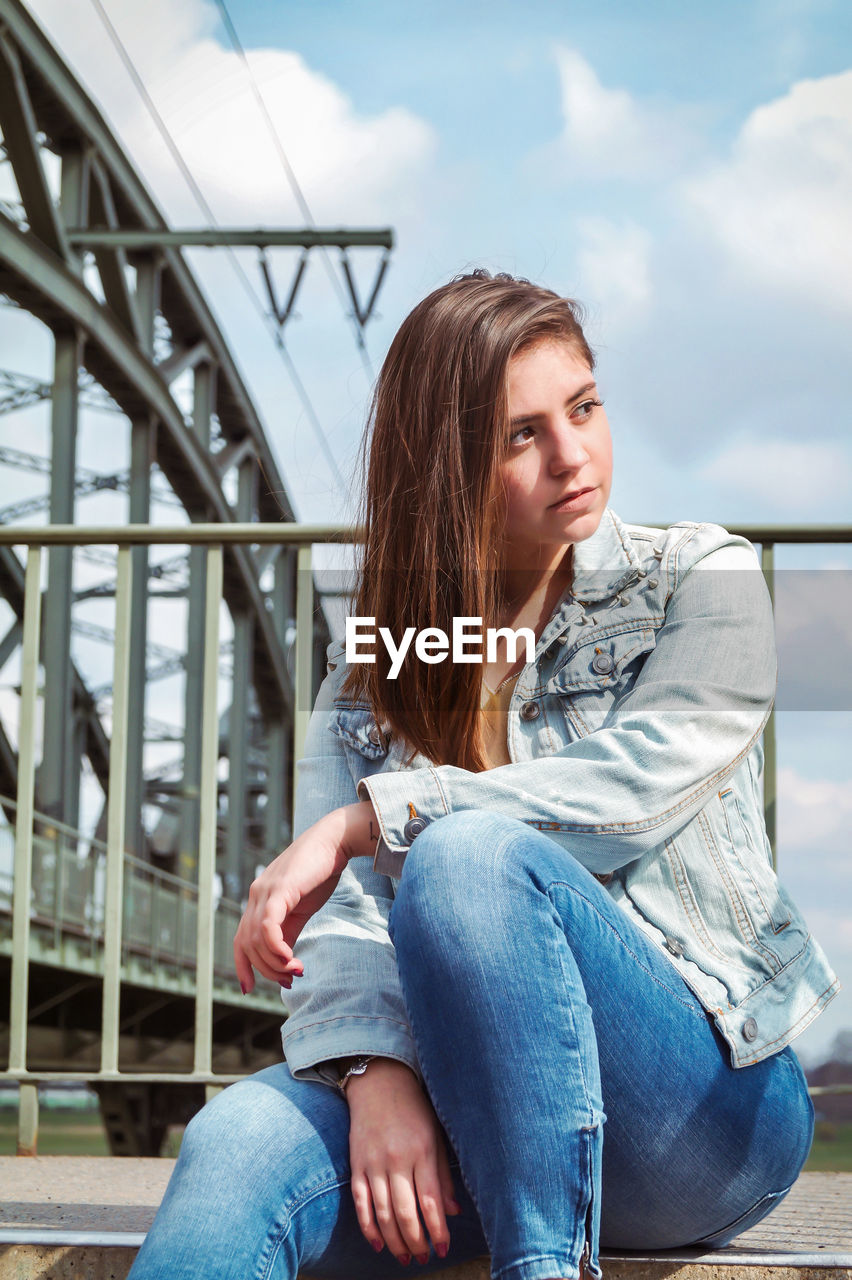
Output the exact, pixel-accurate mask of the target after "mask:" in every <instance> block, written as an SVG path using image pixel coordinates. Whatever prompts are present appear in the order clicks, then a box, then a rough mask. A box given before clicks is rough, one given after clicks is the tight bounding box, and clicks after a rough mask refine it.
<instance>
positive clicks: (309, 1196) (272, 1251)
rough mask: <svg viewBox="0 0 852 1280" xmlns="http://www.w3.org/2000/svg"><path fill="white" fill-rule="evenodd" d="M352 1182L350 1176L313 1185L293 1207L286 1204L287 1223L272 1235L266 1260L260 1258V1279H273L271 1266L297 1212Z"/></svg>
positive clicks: (282, 1224)
mask: <svg viewBox="0 0 852 1280" xmlns="http://www.w3.org/2000/svg"><path fill="white" fill-rule="evenodd" d="M351 1182H352V1179H351V1177H350V1178H336V1179H332V1180H330V1181H328V1182H323V1183H320V1184H319V1185H318V1186H316V1187H311V1188H310V1189H309V1190H308V1191H306V1192H304V1193H303V1194H302V1196H301V1197H300V1198H299V1200H298V1201H297V1202H296V1203H295V1204H294V1205H293V1206H292V1207H289V1206H286V1209H285V1211H286V1214H287V1221H286V1223H281V1225H280V1226H279V1227H278V1229H277V1231H276V1232H275V1235H274V1236H272V1237H271V1239H270V1242H269V1245H270V1247H269V1251H268V1254H267V1258H266V1260H265V1261H264V1260H263V1258H261V1259H260V1261H261V1268H260V1269H259V1271H258V1278H259V1280H271V1276H272V1270H271V1268H272V1266H273V1265H274V1263H275V1260H276V1258H277V1257H278V1252H279V1250H280V1248H281V1245H282V1244H283V1242H284V1241H285V1240H286V1239H287V1237H288V1235H289V1234H290V1231H291V1229H292V1226H293V1219H294V1218H295V1216H296V1214H297V1213H300V1212H301V1211H302V1209H304V1207H305V1205H307V1204H310V1202H311V1201H312V1200H315V1199H316V1198H317V1196H319V1195H322V1194H324V1192H326V1191H334V1190H336V1189H337V1188H338V1187H345V1186H348V1185H350V1184H351Z"/></svg>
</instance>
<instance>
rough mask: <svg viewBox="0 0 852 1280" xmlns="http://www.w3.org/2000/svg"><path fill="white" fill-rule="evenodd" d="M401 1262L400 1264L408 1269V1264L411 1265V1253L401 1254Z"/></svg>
mask: <svg viewBox="0 0 852 1280" xmlns="http://www.w3.org/2000/svg"><path fill="white" fill-rule="evenodd" d="M399 1260H400V1262H401V1263H402V1265H403V1266H404V1267H407V1266H408V1264H409V1262H410V1261H411V1254H410V1253H401V1254H400V1255H399Z"/></svg>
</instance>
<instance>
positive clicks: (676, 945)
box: [666, 934, 684, 956]
mask: <svg viewBox="0 0 852 1280" xmlns="http://www.w3.org/2000/svg"><path fill="white" fill-rule="evenodd" d="M666 949H667V950H668V951H670V952H671V953H672V955H673V956H682V955H683V951H684V947H683V943H682V942H681V940H680V938H673V937H672V936H671V935H670V934H669V936H668V937H667V938H666Z"/></svg>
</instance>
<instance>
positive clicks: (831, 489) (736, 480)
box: [701, 437, 852, 518]
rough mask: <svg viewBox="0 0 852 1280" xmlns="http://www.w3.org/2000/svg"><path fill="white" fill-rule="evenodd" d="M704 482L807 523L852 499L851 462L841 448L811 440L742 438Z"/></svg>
mask: <svg viewBox="0 0 852 1280" xmlns="http://www.w3.org/2000/svg"><path fill="white" fill-rule="evenodd" d="M701 474H702V477H703V479H704V480H705V481H706V482H708V483H710V484H712V485H715V486H717V487H718V488H719V489H720V490H723V491H724V492H725V493H731V492H733V493H735V494H740V495H742V496H744V497H748V498H750V499H751V501H752V502H754V501H755V500H758V501H762V502H765V503H767V504H770V505H771V506H772V507H773V508H775V509H784V510H786V511H787V512H788V513H789V515H790V517H799V518H806V517H808V516H810V515H812V513H813V512H814V511H817V510H820V509H824V508H825V507H827V506H829V505H831V504H832V503H835V502H840V501H841V500H846V501H847V502H848V500H849V498H850V496H852V459H850V457H849V454H848V451H847V450H846V449H844V448H843V446H842V445H840V444H836V443H834V442H832V441H820V440H819V439H809V440H808V441H805V442H801V443H800V442H798V441H795V440H778V439H776V440H773V439H771V438H769V437H764V438H761V439H759V440H758V439H748V438H739V439H736V440H734V441H732V442H731V443H730V444H729V445H727V446H726V448H724V449H723V450H722V452H721V453H719V454H717V456H716V457H715V458H713V459H712V460H711V461H710V462H708V463H707V464H706V465H705V466H704V467H703V468H702V473H701Z"/></svg>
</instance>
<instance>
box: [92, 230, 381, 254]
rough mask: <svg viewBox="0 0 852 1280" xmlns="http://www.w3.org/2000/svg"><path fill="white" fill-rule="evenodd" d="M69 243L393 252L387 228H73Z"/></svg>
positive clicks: (120, 246)
mask: <svg viewBox="0 0 852 1280" xmlns="http://www.w3.org/2000/svg"><path fill="white" fill-rule="evenodd" d="M68 240H69V243H70V244H72V245H73V246H74V247H75V248H76V249H177V248H184V247H194V248H202V249H215V248H219V247H221V246H223V245H233V246H238V245H246V246H249V247H251V246H254V247H255V248H258V249H269V248H272V247H274V246H276V245H284V246H290V247H293V248H302V249H318V248H330V249H353V248H362V247H363V248H375V249H392V248H393V240H394V237H393V231H392V230H391V228H390V227H379V228H369V227H367V228H353V227H335V228H331V229H326V228H320V227H303V228H298V227H296V228H293V227H183V228H181V227H175V228H154V227H139V228H136V227H120V228H116V227H111V226H109V227H107V226H100V227H73V228H70V229H69V231H68Z"/></svg>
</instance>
